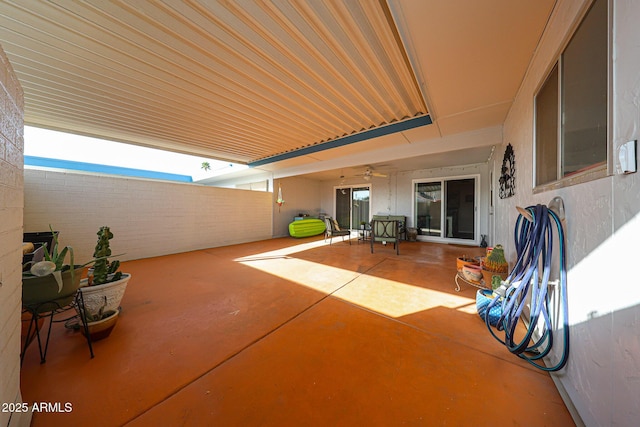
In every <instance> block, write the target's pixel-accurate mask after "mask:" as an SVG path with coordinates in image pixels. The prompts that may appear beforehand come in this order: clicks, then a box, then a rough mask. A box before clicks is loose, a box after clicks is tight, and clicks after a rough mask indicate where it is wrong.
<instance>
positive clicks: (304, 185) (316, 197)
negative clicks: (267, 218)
mask: <svg viewBox="0 0 640 427" xmlns="http://www.w3.org/2000/svg"><path fill="white" fill-rule="evenodd" d="M273 185H274V188H273V193H272V196H273V201H272V206H273V236H274V237H284V236H288V235H289V224H290V223H291V222H292V221H293V218H294V217H296V216H298V214H300V213H303V214H308V215H309V216H311V217H317V216H318V215H319V214H320V182H319V181H316V180H312V179H306V178H300V177H291V178H282V179H277V180H275V181H274V183H273ZM278 186H280V188H282V198H283V199H284V200H285V203H284V204H283V205H282V206H278V205H277V204H276V200H277V198H278Z"/></svg>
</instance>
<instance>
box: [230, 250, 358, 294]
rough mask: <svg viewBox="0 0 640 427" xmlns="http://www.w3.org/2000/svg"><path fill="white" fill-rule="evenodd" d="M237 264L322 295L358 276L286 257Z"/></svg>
mask: <svg viewBox="0 0 640 427" xmlns="http://www.w3.org/2000/svg"><path fill="white" fill-rule="evenodd" d="M252 258H253V257H252ZM239 262H240V263H242V264H244V265H247V266H249V267H253V268H256V269H258V270H261V271H264V272H265V273H269V274H272V275H274V276H278V277H281V278H283V279H285V280H288V281H290V282H294V283H297V284H299V285H302V286H306V287H308V288H312V289H315V290H316V291H319V292H322V293H324V294H330V293H332V292H334V291H335V290H336V289H338V288H339V287H340V286H343V285H344V284H345V283H348V282H350V281H351V280H353V279H355V278H356V277H357V276H358V273H357V272H355V271H349V270H345V269H342V268H336V267H331V266H327V265H324V264H319V263H316V262H311V261H306V260H302V259H298V258H290V257H286V256H280V257H278V256H272V257H270V258H269V257H261V258H253V259H248V260H243V261H239Z"/></svg>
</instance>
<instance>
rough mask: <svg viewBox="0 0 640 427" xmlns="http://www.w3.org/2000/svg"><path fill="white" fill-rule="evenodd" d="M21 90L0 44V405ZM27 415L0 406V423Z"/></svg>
mask: <svg viewBox="0 0 640 427" xmlns="http://www.w3.org/2000/svg"><path fill="white" fill-rule="evenodd" d="M23 112H24V104H23V93H22V88H21V87H20V84H19V83H18V80H17V78H16V76H15V74H14V72H13V69H12V68H11V65H10V64H9V61H8V59H7V57H6V55H5V53H4V51H3V50H2V47H1V46H0V404H3V403H17V402H20V401H21V400H22V397H21V394H20V311H21V307H22V303H21V301H22V277H21V275H22V272H21V268H20V264H21V262H22V250H21V243H22V186H23V180H22V164H23V152H24V148H23V146H24V145H23V144H24V139H23V136H24V123H23ZM29 422H30V417H29V416H28V415H25V414H21V413H14V414H12V413H11V412H8V411H0V425H3V426H6V425H12V426H18V425H28V424H29Z"/></svg>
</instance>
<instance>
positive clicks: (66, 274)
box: [22, 226, 86, 313]
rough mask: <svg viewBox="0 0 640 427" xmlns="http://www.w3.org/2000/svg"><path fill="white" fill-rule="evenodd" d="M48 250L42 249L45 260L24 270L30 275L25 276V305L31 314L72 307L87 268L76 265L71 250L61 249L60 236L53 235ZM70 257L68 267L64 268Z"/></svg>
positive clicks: (23, 298) (44, 247)
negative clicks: (71, 304) (83, 269)
mask: <svg viewBox="0 0 640 427" xmlns="http://www.w3.org/2000/svg"><path fill="white" fill-rule="evenodd" d="M49 228H51V226H50V227H49ZM51 230H52V233H53V229H52V228H51ZM47 246H48V245H47V244H46V243H45V244H44V245H43V251H44V260H42V261H39V262H35V263H32V262H29V263H27V264H25V266H24V267H23V270H24V269H25V268H27V270H28V271H24V272H23V273H22V305H23V306H24V307H25V308H27V309H28V310H29V311H31V312H37V313H45V312H49V311H52V310H56V309H58V308H60V307H64V306H66V305H68V304H70V303H71V301H72V300H73V298H74V296H75V293H76V290H77V289H78V287H79V286H80V277H81V275H82V274H81V273H82V271H81V270H82V268H84V267H85V266H86V264H84V265H75V264H74V255H73V248H72V247H71V246H65V247H64V248H62V249H60V243H59V242H58V235H57V233H54V234H53V246H52V248H51V249H49V248H48V247H47ZM67 255H68V256H69V261H70V263H69V264H65V260H66V258H67ZM29 264H31V265H30V268H29ZM71 266H73V268H71Z"/></svg>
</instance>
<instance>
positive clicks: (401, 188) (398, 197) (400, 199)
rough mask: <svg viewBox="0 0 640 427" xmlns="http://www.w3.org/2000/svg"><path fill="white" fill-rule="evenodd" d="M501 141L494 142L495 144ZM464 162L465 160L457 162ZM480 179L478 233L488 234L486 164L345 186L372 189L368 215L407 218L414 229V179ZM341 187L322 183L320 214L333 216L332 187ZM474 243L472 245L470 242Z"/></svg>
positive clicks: (396, 174)
mask: <svg viewBox="0 0 640 427" xmlns="http://www.w3.org/2000/svg"><path fill="white" fill-rule="evenodd" d="M499 142H500V141H496V144H498V143H499ZM460 161H461V162H464V159H460ZM475 175H478V176H479V177H480V178H479V179H480V182H479V184H480V190H479V193H480V194H479V198H478V200H479V206H477V209H478V210H479V212H480V217H479V224H478V227H479V230H480V233H479V234H487V235H488V234H490V232H489V218H490V216H491V210H490V207H489V204H490V200H489V197H490V191H489V188H490V183H489V166H488V163H484V164H474V165H464V166H452V167H446V168H435V169H418V170H412V171H401V172H391V173H388V176H387V177H372V178H371V180H370V181H365V180H363V179H362V178H361V177H350V178H346V179H345V181H344V185H347V186H360V185H361V186H367V185H369V186H370V188H371V209H370V215H404V216H406V217H407V226H408V227H413V226H414V221H413V212H412V207H413V197H414V193H413V180H416V179H439V178H451V177H462V176H475ZM340 185H341V180H340V179H336V180H334V181H324V182H322V185H321V191H322V194H321V199H322V200H321V207H322V210H323V212H326V213H328V214H329V215H332V216H333V215H335V188H336V187H338V186H340ZM470 243H473V242H470Z"/></svg>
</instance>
